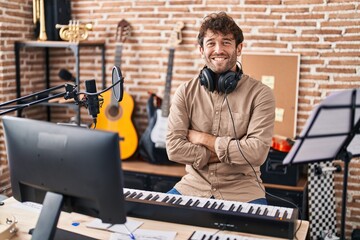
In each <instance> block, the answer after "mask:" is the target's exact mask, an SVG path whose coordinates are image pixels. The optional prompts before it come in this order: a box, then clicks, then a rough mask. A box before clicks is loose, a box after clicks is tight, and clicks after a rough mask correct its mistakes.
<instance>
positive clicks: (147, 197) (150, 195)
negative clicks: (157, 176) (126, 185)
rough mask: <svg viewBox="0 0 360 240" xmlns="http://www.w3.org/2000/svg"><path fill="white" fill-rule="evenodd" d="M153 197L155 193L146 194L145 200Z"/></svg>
mask: <svg viewBox="0 0 360 240" xmlns="http://www.w3.org/2000/svg"><path fill="white" fill-rule="evenodd" d="M152 197H153V195H152V194H151V193H150V194H149V195H147V196H146V198H145V200H150V199H151V198H152Z"/></svg>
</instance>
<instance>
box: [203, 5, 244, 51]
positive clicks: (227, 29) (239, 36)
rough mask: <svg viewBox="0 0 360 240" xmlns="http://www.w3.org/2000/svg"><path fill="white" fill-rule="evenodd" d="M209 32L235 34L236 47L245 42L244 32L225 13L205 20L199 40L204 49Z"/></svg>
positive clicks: (213, 15)
mask: <svg viewBox="0 0 360 240" xmlns="http://www.w3.org/2000/svg"><path fill="white" fill-rule="evenodd" d="M207 30H211V31H212V32H214V33H221V34H223V35H227V34H233V35H234V38H235V42H236V46H238V45H239V44H240V43H242V42H243V41H244V36H243V33H242V30H241V29H240V28H239V26H238V25H237V24H236V23H235V21H234V20H233V19H232V18H231V17H230V16H228V15H227V14H226V13H225V12H219V13H211V14H209V15H207V16H206V17H205V18H204V21H203V23H202V24H201V27H200V30H199V35H198V39H197V40H198V43H199V45H200V46H201V47H203V44H204V43H203V41H204V36H205V34H206V31H207Z"/></svg>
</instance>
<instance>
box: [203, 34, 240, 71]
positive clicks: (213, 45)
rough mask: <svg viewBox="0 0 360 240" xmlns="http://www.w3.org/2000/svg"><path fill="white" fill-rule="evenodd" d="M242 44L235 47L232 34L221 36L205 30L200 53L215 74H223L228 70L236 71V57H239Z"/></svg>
mask: <svg viewBox="0 0 360 240" xmlns="http://www.w3.org/2000/svg"><path fill="white" fill-rule="evenodd" d="M241 49H242V43H241V44H239V45H238V47H236V43H235V39H234V36H233V34H228V35H222V34H221V33H214V32H212V31H211V30H207V32H206V34H205V37H204V44H203V47H201V46H200V49H199V50H200V53H201V55H202V57H203V58H204V60H205V64H206V66H207V67H208V68H210V69H211V70H212V71H213V72H215V73H218V74H220V73H223V72H226V71H228V70H229V69H231V70H233V71H236V61H237V57H238V56H240V54H241Z"/></svg>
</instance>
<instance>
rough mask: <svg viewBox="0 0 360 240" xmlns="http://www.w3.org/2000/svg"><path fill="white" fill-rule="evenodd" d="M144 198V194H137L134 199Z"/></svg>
mask: <svg viewBox="0 0 360 240" xmlns="http://www.w3.org/2000/svg"><path fill="white" fill-rule="evenodd" d="M142 196H143V194H142V193H139V194H137V195H136V196H135V197H134V198H137V199H139V198H141V197H142Z"/></svg>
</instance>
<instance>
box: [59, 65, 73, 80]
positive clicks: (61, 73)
mask: <svg viewBox="0 0 360 240" xmlns="http://www.w3.org/2000/svg"><path fill="white" fill-rule="evenodd" d="M59 77H60V78H61V79H63V80H65V81H72V82H76V78H75V77H74V76H73V75H72V74H71V72H69V71H68V70H66V69H64V68H62V69H60V71H59Z"/></svg>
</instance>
